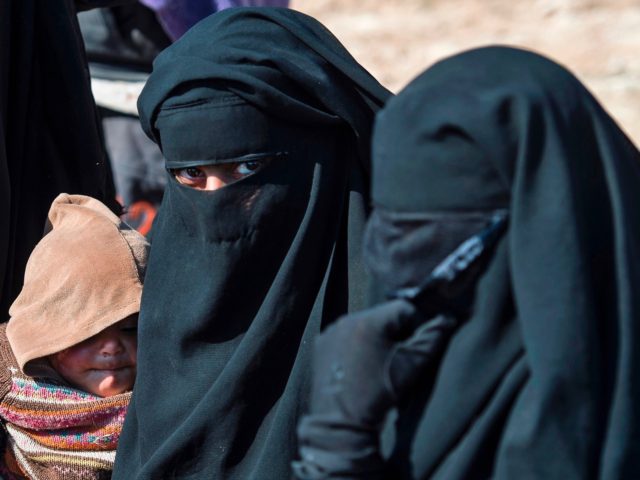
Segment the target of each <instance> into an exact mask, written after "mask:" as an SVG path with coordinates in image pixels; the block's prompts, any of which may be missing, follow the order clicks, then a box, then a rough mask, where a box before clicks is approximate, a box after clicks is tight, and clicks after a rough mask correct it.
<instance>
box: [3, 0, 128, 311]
mask: <svg viewBox="0 0 640 480" xmlns="http://www.w3.org/2000/svg"><path fill="white" fill-rule="evenodd" d="M78 3H79V4H81V5H80V6H82V7H88V6H89V5H91V6H96V7H97V6H99V4H98V3H100V4H103V3H106V2H89V1H84V2H78ZM61 192H69V193H77V194H84V195H90V196H92V197H95V198H98V199H99V200H101V201H103V202H104V203H106V204H107V205H109V206H110V207H111V208H112V209H113V210H114V211H117V210H118V205H117V203H116V202H115V195H114V187H113V180H112V178H111V172H110V169H109V164H108V161H107V158H106V155H105V152H104V147H103V140H102V134H101V130H100V126H99V122H98V118H97V113H96V107H95V103H94V101H93V97H92V96H91V90H90V84H89V74H88V70H87V66H86V60H85V56H84V49H83V45H82V39H81V38H80V32H79V28H78V21H77V18H76V5H75V4H74V2H73V0H65V1H55V2H48V1H47V2H38V1H35V0H8V1H3V2H1V3H0V231H2V239H1V240H0V294H1V297H0V321H5V320H6V319H7V318H8V313H7V312H8V309H9V306H10V305H11V303H12V301H13V299H14V298H15V296H16V295H17V293H18V292H19V290H20V287H21V285H22V276H23V272H24V266H25V264H26V261H27V258H28V257H29V254H30V253H31V250H32V248H33V246H34V245H35V244H36V243H37V242H38V240H39V239H40V238H41V236H42V229H43V226H44V222H45V218H46V214H47V211H48V209H49V206H50V204H51V201H52V200H53V199H54V198H55V197H56V196H57V195H58V194H59V193H61Z"/></svg>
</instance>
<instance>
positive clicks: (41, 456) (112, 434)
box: [0, 341, 131, 480]
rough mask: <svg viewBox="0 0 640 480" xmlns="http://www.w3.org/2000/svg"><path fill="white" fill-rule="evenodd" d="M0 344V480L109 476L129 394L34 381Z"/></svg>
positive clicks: (69, 479)
mask: <svg viewBox="0 0 640 480" xmlns="http://www.w3.org/2000/svg"><path fill="white" fill-rule="evenodd" d="M1 343H3V342H1V341H0V344H1ZM4 346H5V345H0V360H2V362H3V364H2V365H0V369H1V370H2V372H0V391H6V394H5V395H4V397H3V398H2V400H1V401H0V418H1V419H2V423H3V426H4V427H5V430H6V432H7V434H8V436H7V442H6V448H5V454H4V461H3V462H1V463H3V464H4V465H2V468H1V469H0V478H5V479H11V478H24V477H27V478H32V479H64V480H75V479H82V480H88V479H105V478H109V477H110V476H111V470H112V469H113V463H114V460H115V453H116V447H117V445H118V438H119V436H120V431H121V430H122V424H123V422H124V417H125V414H126V411H127V406H128V404H129V400H130V398H131V393H130V392H129V393H123V394H120V395H116V396H113V397H108V398H101V397H97V396H95V395H91V394H88V393H86V392H83V391H80V390H76V389H73V388H69V387H66V386H60V385H55V384H53V383H47V382H45V381H40V380H34V379H33V378H31V377H27V376H25V375H23V374H22V373H21V372H20V371H19V370H18V368H17V367H16V365H11V364H7V362H6V361H7V353H9V354H10V353H11V352H6V349H5V348H2V347H4ZM11 357H12V355H11Z"/></svg>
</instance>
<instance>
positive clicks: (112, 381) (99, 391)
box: [91, 375, 133, 397]
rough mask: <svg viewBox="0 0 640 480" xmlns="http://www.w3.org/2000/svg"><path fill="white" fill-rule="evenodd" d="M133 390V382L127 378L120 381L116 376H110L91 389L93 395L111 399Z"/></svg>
mask: <svg viewBox="0 0 640 480" xmlns="http://www.w3.org/2000/svg"><path fill="white" fill-rule="evenodd" d="M132 389H133V380H130V379H128V378H125V379H120V378H118V377H117V376H113V375H110V376H108V377H106V378H104V379H102V381H101V382H100V383H99V384H98V385H96V386H95V387H94V388H93V390H94V391H93V392H91V393H93V394H94V395H98V396H99V397H113V396H114V395H119V394H121V393H125V392H129V391H131V390H132Z"/></svg>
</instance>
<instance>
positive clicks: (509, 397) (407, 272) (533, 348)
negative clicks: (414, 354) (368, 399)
mask: <svg viewBox="0 0 640 480" xmlns="http://www.w3.org/2000/svg"><path fill="white" fill-rule="evenodd" d="M373 145H374V146H373V183H372V185H373V186H372V197H373V201H374V213H373V214H372V220H371V223H370V225H369V227H368V232H367V238H368V241H367V247H366V248H365V253H366V254H367V257H366V258H367V262H368V264H370V266H371V267H372V268H371V270H372V272H373V273H374V275H375V276H376V279H377V281H378V282H379V283H380V284H381V285H382V288H381V290H382V291H385V290H386V291H388V292H392V291H394V290H396V289H398V288H406V287H412V286H415V282H416V281H418V280H419V277H420V276H419V275H418V273H419V272H416V270H417V269H416V265H415V264H416V263H417V264H419V265H421V266H422V275H427V274H428V273H429V268H433V265H435V263H437V261H439V259H441V258H442V256H443V253H442V252H443V251H447V250H448V251H451V250H452V249H453V248H455V245H456V244H457V243H459V242H461V241H463V240H464V238H465V237H466V236H467V235H469V234H471V233H473V231H474V230H477V229H478V225H474V222H477V221H478V219H482V217H484V218H485V219H487V218H489V217H491V216H492V215H493V214H494V213H495V212H496V211H505V212H507V213H508V216H509V224H508V228H507V230H506V231H505V233H504V235H503V237H502V238H501V239H500V240H499V241H498V243H497V245H496V249H495V252H494V253H493V255H492V257H491V259H490V261H489V262H488V264H487V266H486V268H485V270H484V273H483V274H482V275H481V277H480V278H479V280H478V281H477V284H476V285H475V291H474V296H473V297H472V298H471V300H470V302H469V305H468V306H469V310H470V312H471V313H470V315H469V316H468V318H460V320H461V321H463V322H464V323H463V324H462V326H461V327H460V328H459V330H458V331H457V332H456V333H454V334H453V336H452V338H451V341H450V343H449V345H448V347H447V348H446V349H445V351H444V353H443V355H442V358H441V362H439V360H440V358H438V359H437V361H436V360H435V357H434V361H433V362H431V371H432V372H433V373H432V374H431V376H427V377H423V378H422V381H421V382H418V383H416V384H415V385H414V388H413V389H412V390H411V391H410V393H409V395H408V396H407V397H406V398H404V399H402V401H401V402H400V403H398V406H399V407H400V416H399V419H398V421H397V424H396V428H397V438H396V443H395V449H394V451H393V453H392V454H391V456H390V458H388V459H387V462H386V468H387V469H388V470H387V472H386V474H387V476H388V477H389V478H393V479H397V478H411V479H427V478H429V479H443V480H444V479H446V480H457V479H460V480H463V479H464V480H468V479H476V478H477V479H486V478H493V479H497V480H507V479H508V480H511V479H596V478H597V479H607V480H608V479H627V478H629V479H631V478H639V477H640V452H639V449H640V423H638V422H637V421H636V417H637V416H638V412H639V409H640V389H639V387H640V382H638V381H637V379H636V375H637V372H638V371H639V370H640V347H639V345H640V329H639V322H640V263H639V262H638V258H639V256H640V251H639V249H640V215H639V214H638V205H640V155H639V154H638V151H637V149H636V148H635V146H634V145H633V144H632V143H631V142H630V141H629V140H628V139H627V138H626V137H625V135H624V134H623V133H622V131H621V130H620V129H619V128H618V127H617V125H616V124H615V123H614V121H613V120H612V119H611V118H610V117H609V116H608V115H607V113H606V112H605V111H604V110H603V109H602V107H601V106H600V105H599V104H598V103H597V101H596V100H595V99H594V98H593V97H592V96H591V94H590V93H589V92H588V91H587V90H586V89H585V88H584V87H583V86H582V85H581V84H580V82H579V81H578V80H576V78H575V77H573V76H572V75H571V74H570V73H569V72H567V71H566V70H565V69H563V68H562V67H561V66H559V65H557V64H555V63H553V62H551V61H549V60H547V59H545V58H543V57H541V56H539V55H536V54H534V53H531V52H526V51H522V50H517V49H511V48H505V47H491V48H483V49H477V50H472V51H469V52H466V53H463V54H460V55H457V56H454V57H451V58H448V59H446V60H443V61H442V62H439V63H437V64H436V65H434V66H433V67H431V68H429V69H428V70H427V71H425V72H424V73H423V74H422V75H420V76H419V77H418V78H417V79H415V80H414V81H413V82H412V83H411V84H409V86H407V87H406V89H405V90H403V91H402V92H401V93H400V94H399V95H398V96H397V97H395V98H394V99H392V100H391V101H390V102H389V104H388V105H387V106H386V107H385V109H384V110H383V111H382V112H381V113H380V114H379V116H378V118H377V121H376V128H375V134H374V143H373ZM465 225H466V227H465ZM439 252H440V253H439ZM438 256H439V257H440V258H437V257H438ZM376 311H379V310H376ZM376 311H372V312H374V313H375V312H376ZM360 316H361V317H365V318H366V314H365V313H363V314H360ZM340 326H341V322H339V323H337V324H336V326H335V327H334V328H339V327H340ZM331 348H334V349H336V350H339V348H338V347H336V346H335V345H334V346H332V347H331ZM325 354H326V355H328V353H326V352H325ZM334 360H335V359H334ZM334 360H332V361H334ZM328 363H330V362H328ZM377 374H378V372H369V375H371V376H373V375H377ZM360 378H361V381H362V382H363V383H364V384H368V382H370V380H369V379H368V376H367V375H366V374H364V375H362V376H361V377H360ZM322 391H323V390H322V389H321V388H319V389H318V390H317V391H315V392H314V394H319V393H322ZM325 391H326V390H325ZM358 402H359V404H363V399H362V398H359V399H358ZM345 408H346V407H345ZM313 416H314V412H312V415H311V417H312V419H313ZM314 425H315V424H314ZM321 430H322V429H321ZM328 435H336V433H335V432H332V428H331V426H327V425H325V426H324V432H322V431H320V433H318V432H310V431H308V430H306V431H305V429H304V428H303V429H302V431H301V436H302V437H303V439H304V441H305V442H308V444H309V445H311V446H313V445H322V444H323V443H322V442H323V436H324V437H326V436H328ZM325 443H326V442H325ZM366 447H368V448H370V447H372V444H368V445H366ZM345 452H348V450H345ZM351 453H353V452H351ZM369 454H370V453H369ZM333 457H334V460H332V462H333V464H335V465H339V464H340V462H339V461H337V460H344V455H342V458H341V455H340V454H337V455H336V454H334V455H333ZM353 458H355V456H354V457H353ZM336 459H337V460H336ZM309 463H310V467H313V468H310V469H309V470H310V471H313V472H316V473H317V475H315V476H313V475H311V476H308V477H305V478H346V477H347V476H348V477H349V478H371V477H368V476H358V475H355V476H349V475H348V474H347V475H345V476H344V477H343V476H341V475H342V474H344V468H343V467H344V465H343V464H344V462H343V464H342V467H341V468H342V473H340V474H337V475H333V476H332V475H331V474H330V472H332V471H337V470H335V469H333V470H332V465H331V464H330V463H331V461H330V462H329V463H326V464H325V465H319V466H318V465H316V466H313V462H309ZM323 472H324V473H323ZM347 473H348V472H347ZM380 473H381V471H380V470H378V474H380Z"/></svg>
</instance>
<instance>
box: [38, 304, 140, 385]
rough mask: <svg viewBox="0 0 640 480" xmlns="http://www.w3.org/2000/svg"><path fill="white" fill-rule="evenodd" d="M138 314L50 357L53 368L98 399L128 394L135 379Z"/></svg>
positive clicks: (68, 380) (72, 383)
mask: <svg viewBox="0 0 640 480" xmlns="http://www.w3.org/2000/svg"><path fill="white" fill-rule="evenodd" d="M137 326H138V315H137V314H136V315H131V316H130V317H127V318H125V319H124V320H122V321H120V322H118V323H115V324H113V325H111V326H110V327H108V328H105V329H104V330H102V331H101V332H100V333H98V334H97V335H94V336H93V337H91V338H88V339H86V340H84V341H83V342H80V343H78V344H76V345H74V346H72V347H69V348H67V349H65V350H63V351H61V352H58V353H54V354H53V355H51V357H50V358H51V364H52V365H53V368H55V369H56V370H57V372H58V373H59V374H60V375H61V376H62V377H63V378H64V379H65V380H66V381H67V382H69V383H70V384H71V385H73V386H74V387H76V388H79V389H81V390H84V391H86V392H89V393H93V394H94V395H98V396H100V397H110V396H112V395H117V394H119V393H123V392H126V391H129V390H131V389H132V388H133V383H134V381H135V378H136V352H137Z"/></svg>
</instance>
